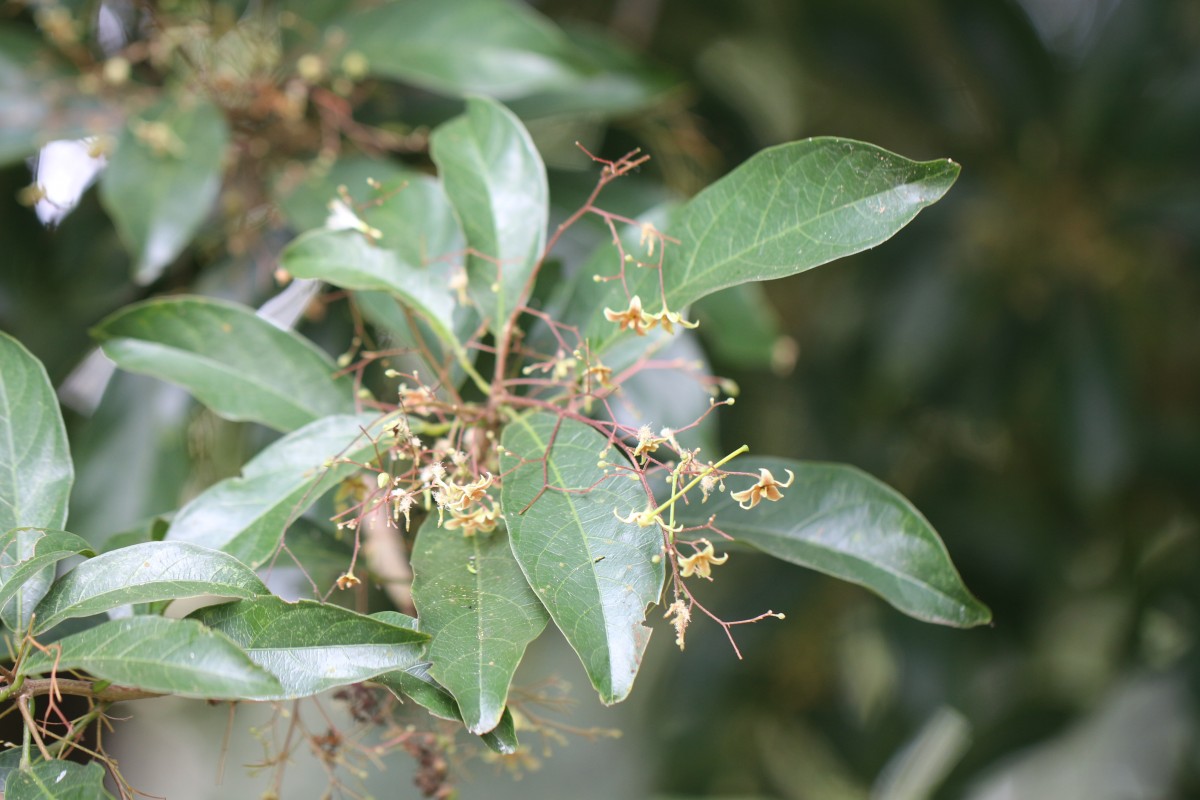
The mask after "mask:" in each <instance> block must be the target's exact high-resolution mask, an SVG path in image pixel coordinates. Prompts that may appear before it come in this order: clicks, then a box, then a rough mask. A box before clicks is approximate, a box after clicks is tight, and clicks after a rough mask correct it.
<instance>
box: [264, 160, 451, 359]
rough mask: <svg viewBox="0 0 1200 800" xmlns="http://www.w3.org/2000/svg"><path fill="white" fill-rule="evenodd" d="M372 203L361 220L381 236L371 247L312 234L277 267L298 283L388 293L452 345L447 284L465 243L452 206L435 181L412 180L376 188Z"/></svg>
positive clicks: (357, 238)
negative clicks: (310, 280)
mask: <svg viewBox="0 0 1200 800" xmlns="http://www.w3.org/2000/svg"><path fill="white" fill-rule="evenodd" d="M376 199H377V200H379V201H380V202H378V204H377V205H373V206H371V207H369V208H366V209H364V210H363V211H362V213H361V218H362V220H363V221H364V222H365V223H367V224H368V225H370V226H371V227H373V228H375V229H376V230H377V231H379V232H380V234H381V236H380V237H379V240H378V241H377V242H373V241H371V240H370V239H368V238H367V237H366V236H365V235H364V234H362V233H360V232H358V231H354V230H315V231H311V232H309V233H307V234H304V235H303V236H301V237H299V238H298V239H295V240H294V241H293V242H292V243H291V244H289V245H288V246H287V247H286V248H285V249H284V251H283V253H282V254H281V255H280V265H281V266H282V267H283V268H284V269H286V270H287V271H288V272H290V273H291V274H292V275H294V276H296V277H297V278H320V279H321V280H324V281H328V282H329V283H332V284H334V285H335V286H341V287H342V288H345V289H360V290H378V291H385V292H389V293H390V294H392V295H394V296H395V297H397V298H399V299H400V300H402V301H403V302H404V303H405V304H407V305H408V306H409V307H411V308H413V309H414V310H416V311H417V312H418V313H420V314H421V315H422V316H423V317H425V319H426V320H428V321H429V323H430V324H431V325H433V326H434V329H435V331H436V332H437V335H438V336H439V337H440V338H441V339H442V340H443V341H446V342H453V341H454V316H455V310H456V306H457V303H456V298H455V293H454V290H453V289H452V288H450V281H451V278H452V276H453V274H454V272H455V271H456V270H459V269H461V268H462V264H463V263H464V262H465V259H466V239H465V238H464V237H463V233H462V229H461V228H460V226H459V224H458V219H457V217H456V216H455V213H454V209H453V208H452V207H451V205H450V201H449V200H448V199H447V198H446V195H445V193H444V192H443V191H442V187H441V185H440V184H439V183H438V182H437V180H435V179H434V178H430V177H428V176H423V175H419V174H416V173H411V174H409V175H407V176H406V177H403V178H396V179H394V180H392V181H390V182H389V183H387V184H384V185H382V186H381V187H380V188H379V190H378V192H377V193H376Z"/></svg>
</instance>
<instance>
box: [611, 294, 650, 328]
mask: <svg viewBox="0 0 1200 800" xmlns="http://www.w3.org/2000/svg"><path fill="white" fill-rule="evenodd" d="M604 318H605V319H606V320H608V321H609V322H616V323H619V324H620V326H621V330H632V331H633V332H634V333H636V334H637V335H638V336H645V335H646V331H648V330H650V329H651V328H653V327H654V326H655V325H657V324H658V319H657V318H656V317H653V316H651V315H650V314H647V313H646V311H645V309H643V308H642V298H640V297H638V296H637V295H636V294H635V295H634V296H633V297H631V298H629V308H627V309H625V310H624V311H613V310H612V309H611V308H606V309H604Z"/></svg>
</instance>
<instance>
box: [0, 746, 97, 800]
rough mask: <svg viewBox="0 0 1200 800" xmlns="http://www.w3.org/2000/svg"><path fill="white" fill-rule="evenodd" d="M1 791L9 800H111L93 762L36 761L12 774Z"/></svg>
mask: <svg viewBox="0 0 1200 800" xmlns="http://www.w3.org/2000/svg"><path fill="white" fill-rule="evenodd" d="M18 752H19V750H18ZM3 788H4V796H5V797H6V798H8V800H113V796H112V795H111V794H109V793H108V791H107V790H105V788H104V768H103V767H101V766H100V765H99V764H97V763H95V762H94V761H93V762H92V763H90V764H75V763H73V762H71V761H39V762H38V763H36V764H30V765H29V766H28V767H26V768H24V769H19V770H14V771H13V772H12V773H11V774H10V775H9V778H8V781H6V782H5V784H4V787H3Z"/></svg>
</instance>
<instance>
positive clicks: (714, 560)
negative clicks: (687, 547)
mask: <svg viewBox="0 0 1200 800" xmlns="http://www.w3.org/2000/svg"><path fill="white" fill-rule="evenodd" d="M700 541H701V542H703V543H704V547H702V548H701V549H699V550H697V551H696V552H695V553H693V554H692V555H690V556H688V557H687V558H681V559H679V574H680V575H681V576H682V577H684V578H690V577H692V575H693V574H696V575H699V576H700V577H701V578H707V579H708V580H710V581H711V580H712V568H713V565H714V564H716V565H721V564H724V563H725V562H726V561H728V560H729V554H728V553H724V554H722V555H719V556H718V555H714V554H713V546H712V542H710V541H709V540H708V539H701V540H700Z"/></svg>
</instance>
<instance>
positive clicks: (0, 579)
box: [0, 528, 93, 607]
mask: <svg viewBox="0 0 1200 800" xmlns="http://www.w3.org/2000/svg"><path fill="white" fill-rule="evenodd" d="M22 553H23V554H24V557H23V558H18V556H19V555H20V554H22ZM92 554H93V550H92V546H91V545H90V544H88V543H87V542H86V541H84V540H83V539H81V538H80V537H78V536H76V535H75V534H73V533H67V532H66V531H48V530H45V529H44V528H16V529H14V530H11V531H9V532H7V533H5V534H4V535H3V536H0V607H3V605H4V604H5V603H7V602H8V600H9V598H11V597H12V596H13V595H14V594H16V592H17V590H19V589H20V588H21V587H22V586H23V585H24V584H25V582H26V581H28V580H29V579H30V578H32V577H33V576H35V575H37V574H38V573H39V572H41V571H42V570H43V569H46V568H47V567H52V566H54V565H55V564H57V563H58V562H59V561H62V560H63V559H64V558H69V557H70V556H74V555H92Z"/></svg>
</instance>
